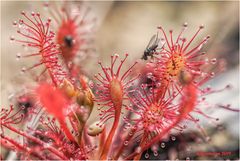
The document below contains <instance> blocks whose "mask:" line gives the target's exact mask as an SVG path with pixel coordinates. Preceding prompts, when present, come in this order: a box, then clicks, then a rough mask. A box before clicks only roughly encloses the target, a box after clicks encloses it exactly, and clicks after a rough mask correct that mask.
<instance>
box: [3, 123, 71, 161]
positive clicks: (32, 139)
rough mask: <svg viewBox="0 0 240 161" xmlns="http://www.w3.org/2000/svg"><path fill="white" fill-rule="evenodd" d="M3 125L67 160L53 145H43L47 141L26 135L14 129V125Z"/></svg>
mask: <svg viewBox="0 0 240 161" xmlns="http://www.w3.org/2000/svg"><path fill="white" fill-rule="evenodd" d="M2 125H3V126H5V127H6V128H8V129H9V130H11V131H13V132H15V133H17V134H19V135H21V136H24V137H26V138H27V139H29V140H31V141H33V142H35V143H37V144H39V145H41V146H43V147H45V148H46V149H48V150H49V151H51V152H52V153H53V154H55V155H57V156H58V157H59V158H61V159H62V160H67V159H68V158H66V157H65V156H64V155H63V154H62V153H60V152H59V151H58V150H57V149H55V148H54V147H52V146H45V145H46V144H47V143H44V142H43V141H41V140H40V139H38V138H35V137H33V136H31V135H28V134H26V133H24V132H23V131H20V130H17V129H15V128H14V127H12V126H9V125H7V124H2Z"/></svg>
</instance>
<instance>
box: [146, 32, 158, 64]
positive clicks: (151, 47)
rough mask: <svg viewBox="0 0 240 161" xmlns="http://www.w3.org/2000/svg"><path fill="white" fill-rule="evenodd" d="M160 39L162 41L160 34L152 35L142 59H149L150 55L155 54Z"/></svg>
mask: <svg viewBox="0 0 240 161" xmlns="http://www.w3.org/2000/svg"><path fill="white" fill-rule="evenodd" d="M159 41H160V39H159V38H158V34H155V35H153V36H152V38H151V39H150V41H149V43H148V45H147V47H146V49H145V50H144V53H143V56H142V59H144V60H148V56H151V58H153V54H154V52H156V49H157V47H158V43H159Z"/></svg>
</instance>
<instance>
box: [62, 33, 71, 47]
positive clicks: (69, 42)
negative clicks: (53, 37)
mask: <svg viewBox="0 0 240 161" xmlns="http://www.w3.org/2000/svg"><path fill="white" fill-rule="evenodd" d="M64 43H65V45H66V46H67V47H72V46H73V38H72V36H71V35H67V36H65V37H64Z"/></svg>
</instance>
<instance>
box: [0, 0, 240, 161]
mask: <svg viewBox="0 0 240 161" xmlns="http://www.w3.org/2000/svg"><path fill="white" fill-rule="evenodd" d="M29 3H30V2H29ZM31 3H32V5H31V7H27V8H26V9H25V10H24V11H21V12H20V13H19V14H18V16H17V17H15V20H14V19H13V20H12V25H9V28H10V27H12V28H13V29H14V32H13V33H11V35H9V37H10V40H4V41H7V42H8V43H9V44H10V45H11V46H18V47H19V52H18V53H17V54H16V53H12V51H11V50H8V54H9V55H10V54H15V55H16V63H17V62H19V61H22V62H29V63H26V64H25V65H23V66H22V67H21V69H19V71H15V72H18V73H19V74H18V75H17V76H14V79H15V80H17V79H21V78H24V79H27V78H28V80H31V82H32V83H30V82H29V81H23V82H22V83H21V87H17V86H16V87H14V86H15V85H14V84H12V86H13V87H12V89H13V91H12V94H11V96H9V98H11V99H9V104H8V105H4V104H2V105H1V111H0V123H1V126H0V131H1V133H0V138H1V151H2V152H1V159H3V160H5V159H8V160H148V159H150V160H152V159H154V160H176V159H179V160H182V159H183V160H191V159H205V160H206V159H211V160H212V159H239V153H238V150H237V149H233V150H232V149H229V150H226V149H218V148H214V146H215V145H211V142H212V140H214V138H215V137H214V136H215V135H214V133H213V132H212V131H215V133H222V134H224V133H225V132H224V130H223V129H224V126H225V127H226V126H227V125H225V124H223V123H222V121H221V119H222V116H223V115H221V114H220V115H212V113H211V112H209V111H218V110H221V112H222V113H225V112H230V113H232V114H234V115H238V112H239V110H238V109H239V107H236V106H235V105H231V104H229V103H228V102H227V101H228V100H223V101H219V102H216V103H213V102H211V101H209V99H208V97H211V96H212V95H213V96H214V97H218V95H221V94H222V93H231V90H233V89H234V86H232V85H231V82H229V81H228V82H224V85H223V86H222V85H220V86H210V85H209V84H211V83H212V82H214V81H215V79H216V78H218V79H219V78H221V77H222V74H223V73H225V72H226V70H227V66H228V65H227V63H228V61H227V60H226V59H224V58H223V57H218V56H217V53H215V55H214V56H213V54H209V53H208V52H209V51H210V52H211V53H212V52H214V51H216V52H217V50H212V49H211V48H209V47H208V45H209V44H213V41H211V36H210V35H208V34H206V32H203V31H204V30H205V28H206V27H207V26H208V24H205V25H206V27H205V25H202V24H201V23H199V24H198V26H196V25H195V24H188V23H186V22H182V23H179V27H177V28H176V29H174V30H173V29H171V28H170V29H169V28H167V27H166V26H170V25H169V24H168V23H169V21H166V22H164V20H160V22H159V25H156V26H151V28H152V33H155V34H153V35H149V36H148V37H149V39H146V41H145V42H147V43H146V44H145V45H144V46H139V48H140V49H143V50H142V52H139V50H136V53H137V54H136V53H133V54H134V55H135V57H133V56H132V55H133V54H132V53H130V52H124V53H121V52H118V51H117V50H113V51H112V54H110V55H108V56H107V57H106V58H104V59H103V58H102V59H101V55H102V54H104V53H101V52H100V51H98V49H99V48H101V46H100V45H101V44H103V43H98V41H97V40H99V39H98V36H99V35H100V36H102V37H101V41H102V42H104V41H105V37H104V36H103V35H101V34H98V29H101V23H99V21H98V20H99V19H100V17H99V15H98V14H97V11H98V9H97V7H94V6H93V5H91V3H87V2H80V1H77V2H71V1H63V2H58V1H56V2H39V3H38V4H40V5H38V6H34V2H31ZM99 3H101V2H99ZM112 3H114V2H112ZM135 3H136V4H137V3H138V2H135ZM139 3H140V2H139ZM146 3H147V2H146ZM112 5H113V6H115V7H116V6H117V5H121V2H116V4H112ZM39 8H40V9H39ZM113 8H114V7H113ZM95 10H96V11H95ZM140 17H141V16H140ZM103 23H104V22H102V24H103ZM160 23H161V25H160ZM130 24H132V25H134V23H133V22H131V23H130ZM141 25H143V24H141ZM144 25H148V24H147V23H146V24H144ZM108 33H109V34H108V36H106V37H110V36H113V37H114V34H111V31H110V30H109V31H108ZM138 35H141V33H138ZM140 37H141V36H140ZM114 39H117V38H116V37H115V38H113V40H114ZM214 40H216V39H214ZM209 42H210V43H209ZM99 44H100V45H99ZM134 45H135V46H137V45H136V44H134ZM107 46H109V48H112V47H113V48H114V45H113V44H111V43H109V45H107ZM107 46H104V47H105V48H106V47H107ZM208 50H209V51H208ZM126 51H128V50H127V49H126ZM131 51H132V50H131ZM116 52H117V54H116ZM90 62H92V64H93V65H91V66H90V67H89V66H87V65H88V64H89V63H90ZM29 64H31V65H29ZM93 71H94V72H93ZM19 88H20V89H19ZM224 101H225V102H224ZM209 129H210V130H209ZM190 144H191V145H192V144H193V145H194V146H197V145H199V147H198V148H199V150H196V149H193V148H189V147H191V146H189V145H190ZM200 144H205V146H207V147H211V148H202V147H201V146H200ZM198 148H197V149H198Z"/></svg>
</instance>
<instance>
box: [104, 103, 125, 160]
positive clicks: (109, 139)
mask: <svg viewBox="0 0 240 161" xmlns="http://www.w3.org/2000/svg"><path fill="white" fill-rule="evenodd" d="M121 106H122V105H121ZM121 106H119V107H117V108H114V109H119V110H116V111H115V117H114V122H113V126H112V129H111V131H110V133H109V135H108V137H107V140H106V142H105V144H104V149H103V151H102V153H101V156H100V160H107V156H108V152H109V149H110V147H111V144H112V139H113V136H114V134H115V132H116V129H117V127H118V123H119V119H120V114H121V113H120V109H121Z"/></svg>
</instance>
